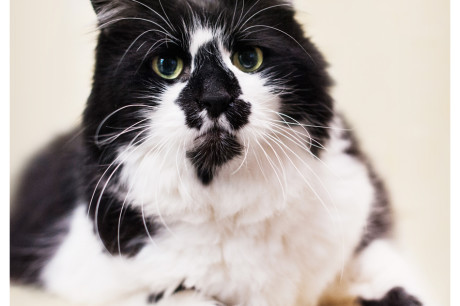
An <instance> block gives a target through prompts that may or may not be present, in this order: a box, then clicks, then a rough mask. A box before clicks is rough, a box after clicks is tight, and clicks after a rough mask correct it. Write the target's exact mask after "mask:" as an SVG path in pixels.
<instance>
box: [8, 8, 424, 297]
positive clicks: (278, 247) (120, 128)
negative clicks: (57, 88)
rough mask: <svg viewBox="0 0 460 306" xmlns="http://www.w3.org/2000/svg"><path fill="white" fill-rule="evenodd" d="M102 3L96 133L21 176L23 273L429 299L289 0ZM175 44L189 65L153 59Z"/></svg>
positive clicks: (65, 292) (90, 293)
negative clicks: (241, 53)
mask: <svg viewBox="0 0 460 306" xmlns="http://www.w3.org/2000/svg"><path fill="white" fill-rule="evenodd" d="M92 3H93V6H94V8H95V11H96V13H97V14H98V19H99V25H100V30H101V33H100V36H99V40H98V47H97V52H96V59H97V60H96V67H95V74H94V82H93V90H92V93H91V96H90V97H89V99H88V104H87V107H86V110H85V113H84V120H83V123H82V125H83V126H82V127H83V133H82V134H78V133H74V134H70V135H67V136H64V137H62V138H61V139H60V140H58V141H56V142H55V143H54V144H53V145H51V146H50V147H49V149H48V150H46V151H45V152H43V153H42V154H41V155H40V156H39V157H37V159H36V160H35V161H34V162H33V163H32V165H31V167H30V168H29V171H28V172H27V173H26V174H25V178H24V180H23V184H22V187H21V188H20V189H19V190H20V191H19V193H18V196H17V197H16V202H17V203H16V211H15V214H14V215H13V218H12V231H11V233H12V234H11V235H12V236H11V278H12V279H13V280H14V281H18V282H22V283H30V284H37V285H41V286H43V287H44V288H45V289H46V290H49V291H51V292H54V293H57V294H59V295H62V296H64V297H66V298H68V299H70V300H73V301H77V302H85V303H90V304H103V303H108V304H110V305H144V304H157V305H159V306H161V305H163V306H165V305H216V304H219V305H220V304H223V305H261V306H263V305H309V306H310V305H311V306H313V305H318V304H319V303H320V301H321V300H342V299H353V300H355V301H356V302H358V303H360V304H361V305H421V303H420V301H419V299H418V298H417V297H416V296H415V293H414V290H415V289H414V288H413V287H411V281H410V280H408V279H406V276H407V275H408V273H406V272H404V269H403V268H402V267H404V264H403V263H401V264H400V263H399V257H398V255H397V254H396V253H395V252H394V250H393V247H392V246H391V243H390V242H389V240H388V239H389V236H390V234H391V226H392V217H391V209H390V206H389V203H388V200H387V196H386V193H385V189H384V186H383V184H382V182H381V181H380V180H379V179H378V176H377V175H376V174H375V172H374V171H373V170H372V168H371V166H370V164H369V162H368V161H367V159H366V158H365V156H364V155H363V154H362V153H361V152H360V151H359V148H358V145H357V143H356V140H355V139H354V137H353V135H352V134H351V132H350V130H349V129H348V127H347V125H346V124H345V123H344V121H343V119H342V118H341V116H340V115H338V114H337V113H336V112H335V111H334V106H333V102H332V99H331V97H330V96H329V94H328V90H329V86H330V84H331V81H330V79H329V77H328V75H327V72H326V70H325V69H326V63H325V61H324V60H323V58H322V56H321V55H320V53H319V52H318V50H317V49H316V48H315V46H314V45H313V44H312V43H311V42H310V41H309V39H307V38H306V37H305V36H304V34H303V32H302V30H301V27H300V26H299V24H298V23H297V22H296V21H295V20H294V10H293V8H292V6H291V4H290V3H289V2H286V1H276V0H266V1H260V0H246V1H233V0H232V1H230V0H220V1H204V0H193V1H192V0H171V1H163V2H161V1H160V0H148V1H147V0H111V1H110V0H93V1H92ZM245 47H246V48H247V47H258V48H260V49H261V50H262V52H263V56H264V58H263V64H262V66H261V67H260V69H258V70H257V71H255V72H251V73H247V72H243V71H241V70H239V69H238V68H237V67H236V66H235V65H234V64H233V62H232V57H233V54H234V53H235V52H237V51H238V50H241V49H242V48H245ZM165 54H166V55H168V56H177V57H180V58H181V59H182V60H183V62H184V69H183V71H182V72H181V74H180V75H179V77H178V78H177V79H175V80H166V79H162V78H161V77H160V76H158V75H156V74H155V73H154V71H153V69H152V61H153V59H154V58H155V57H156V56H159V55H165ZM377 260H378V262H377ZM382 267H383V269H381V268H382ZM379 268H380V270H379Z"/></svg>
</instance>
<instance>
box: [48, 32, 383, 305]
mask: <svg viewBox="0 0 460 306" xmlns="http://www.w3.org/2000/svg"><path fill="white" fill-rule="evenodd" d="M213 33H214V32H212V31H211V30H209V29H203V28H200V29H199V30H197V31H195V34H194V38H193V39H192V43H191V46H190V52H191V54H192V55H194V54H196V52H197V51H198V49H199V47H200V46H201V45H203V44H204V43H206V42H207V41H209V40H210V39H212V38H213V37H214V38H215V37H216V36H215V34H213ZM220 49H221V53H222V58H223V61H224V64H225V65H227V66H228V67H229V68H230V69H231V70H232V71H233V73H234V74H235V76H236V77H237V78H238V80H239V83H240V86H241V89H242V95H241V97H240V98H242V99H243V100H245V101H248V102H250V103H251V116H250V118H249V120H250V123H249V124H248V125H247V126H246V127H244V128H243V129H242V130H241V131H240V132H238V133H237V137H239V140H240V142H241V143H242V144H244V146H245V154H244V156H239V157H238V158H235V159H234V160H232V161H230V162H228V163H227V164H226V165H225V166H223V167H222V168H221V169H220V170H219V172H218V173H217V175H216V177H215V178H214V179H213V181H212V183H211V184H210V185H209V186H204V185H203V184H202V183H201V182H200V181H199V180H198V179H197V177H196V173H195V169H194V167H193V166H192V165H191V164H190V161H189V160H188V159H186V158H185V153H186V151H187V150H188V149H190V148H191V147H192V146H193V142H194V139H195V137H196V136H197V135H198V134H199V131H194V130H190V129H188V128H187V127H186V125H185V117H184V114H183V112H182V110H180V108H179V107H178V105H177V104H176V103H175V100H176V99H177V97H178V96H179V94H180V92H181V90H182V89H183V88H184V86H185V85H186V84H185V83H178V84H176V85H174V86H172V87H170V88H167V89H165V91H164V93H163V94H162V96H161V97H160V98H159V99H158V100H159V101H160V102H161V104H160V105H159V107H158V109H156V110H155V111H154V112H152V114H151V122H152V123H151V126H152V128H151V130H150V131H149V135H148V136H149V137H148V139H146V141H145V142H144V143H143V144H142V145H140V146H138V147H127V148H124V149H123V150H121V151H120V152H119V161H122V162H123V165H124V167H123V168H122V172H121V180H122V182H123V184H124V185H125V187H126V189H127V190H128V195H127V200H128V203H131V205H132V206H133V207H134V208H136V209H138V210H139V211H140V212H142V213H143V215H144V216H145V217H146V218H147V219H148V218H153V217H155V216H158V217H157V218H156V219H155V222H161V223H162V224H163V229H162V230H161V231H160V232H159V233H156V235H155V236H154V237H153V238H152V241H150V243H148V245H147V246H146V247H144V248H143V249H142V250H141V252H140V253H139V254H138V255H136V256H135V257H134V258H132V259H126V258H122V257H117V256H114V257H111V256H109V255H107V254H106V253H104V252H103V247H102V245H101V243H100V242H99V241H98V238H97V236H96V235H95V234H94V233H93V231H92V226H91V223H90V221H88V220H87V218H86V215H85V212H84V210H83V208H82V207H83V206H81V207H79V208H77V210H75V212H74V213H73V216H72V223H71V229H70V233H69V234H68V236H67V238H66V240H65V241H64V243H63V244H62V245H61V246H60V248H59V250H58V252H57V254H56V255H55V256H54V258H53V259H52V260H51V262H50V263H49V264H48V265H47V267H46V269H45V270H44V272H43V275H42V279H43V281H44V283H45V284H46V287H48V288H49V289H50V290H52V291H53V292H56V293H58V294H61V295H65V296H67V297H69V298H71V299H73V300H75V301H84V302H93V303H94V302H111V300H117V301H119V300H120V299H121V298H123V297H126V301H128V300H129V298H128V296H131V298H132V297H133V296H136V294H141V296H142V295H143V294H145V296H147V295H148V294H149V293H151V292H161V291H164V290H169V292H170V291H171V290H173V289H174V288H176V287H177V286H178V284H180V283H181V282H182V281H183V280H185V283H184V285H185V286H186V287H192V286H195V287H196V288H199V289H200V290H201V291H200V292H201V294H203V295H204V296H212V297H216V298H217V299H218V300H219V301H222V302H224V303H226V304H228V305H235V304H238V305H258V306H259V305H260V306H264V305H295V304H299V305H304V306H305V305H306V306H309V305H316V303H317V301H318V299H319V298H320V296H321V295H322V293H323V292H324V290H325V289H326V288H327V286H328V284H330V283H332V282H333V280H334V279H335V278H336V277H337V275H340V274H341V273H342V271H343V270H344V269H345V268H346V267H345V264H346V262H348V261H349V260H350V257H351V256H352V253H353V251H354V248H355V247H356V245H357V244H358V243H359V240H360V237H361V234H362V231H363V228H364V226H365V223H366V218H367V216H368V214H369V210H370V205H371V203H372V200H373V188H372V185H371V183H370V181H369V177H368V173H367V169H366V167H365V166H364V165H363V164H362V163H361V162H360V161H359V160H357V159H355V158H353V157H351V156H349V155H346V154H344V153H343V150H344V148H346V146H348V145H349V143H348V141H346V140H342V139H341V138H340V133H339V131H338V130H332V131H334V132H333V133H331V139H330V140H329V142H328V143H327V144H325V145H326V147H327V151H325V153H324V154H323V155H322V156H321V158H322V160H318V159H317V158H315V157H313V156H312V155H311V154H310V152H309V150H308V148H304V147H301V146H299V145H298V143H299V142H300V141H301V140H304V138H303V137H306V136H300V135H302V134H301V133H307V131H305V130H304V129H302V128H300V127H297V128H295V129H293V130H291V132H289V133H288V134H285V135H282V134H276V133H274V132H273V127H272V126H271V125H270V124H269V122H270V120H274V119H278V120H280V118H279V117H278V116H277V115H276V113H275V112H276V111H278V110H279V102H280V100H279V97H278V96H277V95H275V94H273V88H270V87H269V86H267V84H266V81H265V80H264V77H263V76H262V75H259V74H257V73H255V74H246V73H243V72H241V71H239V70H238V69H237V68H236V67H234V66H233V65H232V63H231V60H230V51H229V50H225V49H224V48H223V46H222V45H221V46H220ZM334 127H335V128H337V129H338V128H341V123H340V121H339V120H338V119H336V120H335V122H334ZM267 134H268V135H269V136H267ZM307 138H308V137H307ZM277 139H278V140H279V141H277ZM296 141H297V142H296ZM280 142H281V143H280ZM363 256H365V255H363ZM364 261H366V260H364ZM115 294H116V295H117V296H115ZM379 294H380V293H379ZM177 298H179V297H177ZM171 299H174V297H171ZM192 299H193V298H190V299H188V301H189V303H188V304H187V303H186V302H184V305H198V304H196V303H195V304H193V301H192ZM168 302H169V303H170V304H174V303H173V302H171V300H169V301H168V298H166V299H165V301H164V302H163V303H165V305H166V304H167V303H168ZM170 304H167V305H170ZM126 305H129V303H128V302H126ZM174 305H175V304H174ZM200 305H201V304H200Z"/></svg>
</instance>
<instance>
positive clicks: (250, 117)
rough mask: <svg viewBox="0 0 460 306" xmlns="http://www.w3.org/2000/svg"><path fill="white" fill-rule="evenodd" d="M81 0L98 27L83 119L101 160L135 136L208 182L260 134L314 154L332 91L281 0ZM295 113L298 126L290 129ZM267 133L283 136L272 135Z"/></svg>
mask: <svg viewBox="0 0 460 306" xmlns="http://www.w3.org/2000/svg"><path fill="white" fill-rule="evenodd" d="M93 5H94V7H95V9H96V12H97V13H98V18H99V22H100V28H101V35H100V38H99V43H98V47H97V61H96V71H95V77H94V86H93V91H92V94H91V97H90V99H89V101H88V106H87V109H86V112H85V116H84V121H85V125H86V128H87V129H86V134H87V137H89V138H90V141H92V142H93V143H94V145H93V146H92V148H93V150H94V152H96V154H99V155H101V156H100V158H102V160H104V159H105V161H106V162H112V161H113V159H114V158H116V156H119V153H120V152H121V151H127V150H131V151H133V150H134V148H138V147H141V146H142V149H140V150H139V151H142V152H144V153H143V155H144V157H143V158H145V157H146V155H149V154H152V153H153V152H162V154H163V155H164V156H165V158H168V156H169V157H171V156H172V157H171V158H174V159H186V160H188V161H189V162H190V164H191V165H192V166H193V167H194V169H195V173H196V177H197V179H199V180H200V181H201V183H202V184H204V185H208V184H211V183H212V181H213V178H214V177H215V176H216V175H219V172H220V169H221V168H222V167H224V166H225V165H226V164H228V163H229V162H230V161H232V160H235V159H238V158H239V159H241V160H243V159H244V157H245V155H247V154H251V153H252V152H256V151H260V150H261V149H262V150H263V147H264V146H267V143H268V144H269V145H270V143H278V144H277V145H276V146H281V145H283V146H293V145H299V144H296V143H295V142H296V141H297V142H299V143H303V144H304V145H305V147H308V148H309V149H311V152H312V153H313V154H317V152H318V150H317V149H318V148H319V147H321V143H322V142H323V141H324V140H325V138H327V129H324V128H322V127H324V126H327V125H328V123H329V121H330V119H331V116H332V102H331V99H330V97H329V95H328V93H327V89H328V86H329V79H328V76H327V74H326V72H325V71H324V69H325V63H324V61H323V59H322V57H321V56H320V54H319V53H318V51H317V50H316V49H315V47H314V46H313V45H312V44H311V43H310V42H309V41H308V40H307V39H306V38H304V36H303V32H302V30H301V29H300V26H299V25H298V24H297V23H296V22H295V21H294V19H293V15H294V12H293V8H292V6H291V5H290V4H289V3H287V2H285V1H274V0H245V1H243V0H239V1H235V0H214V1H210V0H207V1H205V0H167V1H166V0H163V1H159V0H111V1H109V0H106V1H103V0H93ZM299 124H305V126H304V129H302V130H301V131H302V132H298V131H297V132H294V130H293V129H292V127H293V126H296V125H299ZM315 126H319V127H318V128H315ZM290 131H292V132H290ZM296 133H297V134H296ZM279 136H284V137H283V138H289V137H290V138H294V139H295V140H294V141H293V143H290V142H286V143H284V144H283V143H281V142H282V141H281V138H280V137H279ZM277 139H278V140H277ZM250 144H251V145H250ZM273 146H275V145H273ZM168 150H171V151H168ZM249 150H250V151H251V152H249V153H248V151H249ZM133 154H135V153H133ZM255 154H257V153H255ZM260 154H263V153H260ZM147 158H148V157H147ZM120 162H121V163H122V162H123V161H122V160H120Z"/></svg>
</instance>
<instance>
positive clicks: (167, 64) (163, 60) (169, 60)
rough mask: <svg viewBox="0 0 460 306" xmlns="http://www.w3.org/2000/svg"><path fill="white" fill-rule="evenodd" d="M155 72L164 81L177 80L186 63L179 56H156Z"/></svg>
mask: <svg viewBox="0 0 460 306" xmlns="http://www.w3.org/2000/svg"><path fill="white" fill-rule="evenodd" d="M152 67H153V71H155V73H156V74H158V75H159V76H161V77H162V78H163V79H167V80H173V79H176V78H177V77H178V76H179V75H180V73H181V72H182V70H183V69H184V62H183V60H182V59H181V58H180V57H177V56H167V55H166V56H156V57H155V58H154V59H153V63H152Z"/></svg>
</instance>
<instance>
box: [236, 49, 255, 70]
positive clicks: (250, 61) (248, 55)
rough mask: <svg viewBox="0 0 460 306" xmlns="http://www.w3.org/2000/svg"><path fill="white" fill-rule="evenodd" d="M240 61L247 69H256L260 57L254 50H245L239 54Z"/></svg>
mask: <svg viewBox="0 0 460 306" xmlns="http://www.w3.org/2000/svg"><path fill="white" fill-rule="evenodd" d="M238 60H239V61H240V64H241V66H243V67H244V68H245V69H251V68H253V67H255V66H256V65H257V63H258V61H259V56H258V54H257V52H256V51H255V50H254V49H249V50H244V51H242V52H240V53H239V55H238Z"/></svg>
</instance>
